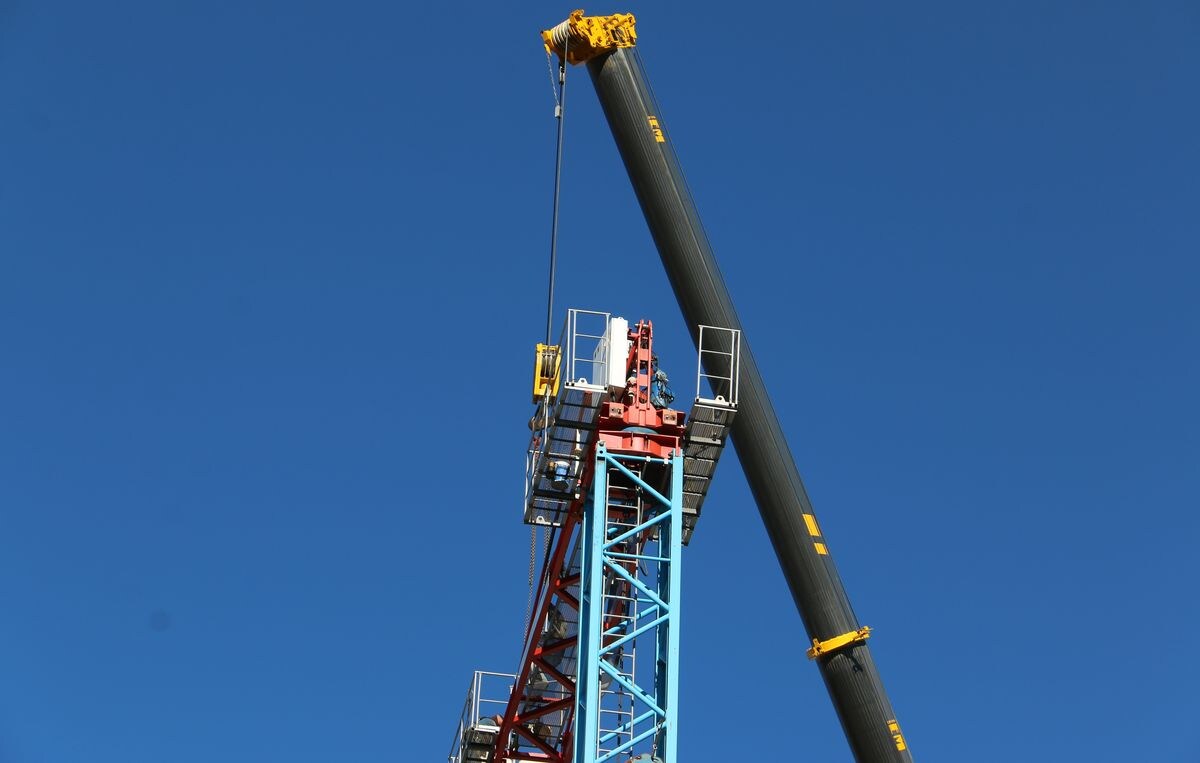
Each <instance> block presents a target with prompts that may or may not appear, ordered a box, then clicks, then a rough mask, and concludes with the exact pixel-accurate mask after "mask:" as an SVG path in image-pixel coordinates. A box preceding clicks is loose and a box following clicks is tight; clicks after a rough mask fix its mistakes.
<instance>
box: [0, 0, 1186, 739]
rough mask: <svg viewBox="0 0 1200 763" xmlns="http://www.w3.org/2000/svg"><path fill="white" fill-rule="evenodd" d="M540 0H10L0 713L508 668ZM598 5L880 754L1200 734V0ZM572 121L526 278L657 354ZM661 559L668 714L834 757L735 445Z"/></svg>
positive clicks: (429, 683)
mask: <svg viewBox="0 0 1200 763" xmlns="http://www.w3.org/2000/svg"><path fill="white" fill-rule="evenodd" d="M570 10H571V7H570V6H558V5H554V4H550V3H543V2H536V3H525V4H521V5H520V6H519V7H516V8H514V7H512V6H505V5H503V4H476V3H457V4H445V5H439V4H427V5H425V6H421V7H417V8H408V7H404V6H403V5H401V4H395V3H354V4H335V3H311V2H300V3H282V2H260V3H236V4H234V3H229V4H214V3H189V2H180V3H156V2H127V3H119V4H115V5H114V4H96V3H80V2H37V3H35V2H11V3H5V4H3V5H2V6H0V340H2V344H0V400H2V401H3V402H2V403H0V604H2V606H3V611H4V617H3V619H2V620H0V762H2V763H74V762H76V761H94V762H96V763H108V761H114V762H115V761H120V762H121V763H141V762H142V761H145V762H147V763H150V762H153V763H160V762H162V761H171V762H172V763H174V762H178V763H191V762H193V761H195V762H197V763H199V762H200V761H204V762H206V763H207V761H212V760H218V759H219V760H223V761H230V763H236V762H240V761H247V762H249V761H256V762H257V761H275V760H278V761H284V760H286V761H289V762H290V763H303V762H306V761H329V760H353V761H364V762H365V761H397V760H400V761H418V760H420V761H426V760H430V761H432V760H441V759H442V756H444V755H445V751H446V748H447V747H448V745H449V737H450V734H451V731H452V726H453V724H454V722H455V720H456V718H457V714H458V711H459V708H460V704H461V702H462V698H463V692H464V690H465V688H466V685H467V681H468V679H469V676H470V673H471V671H472V670H474V669H475V668H488V669H493V670H512V669H514V668H515V661H516V659H517V654H518V651H519V647H520V645H519V633H520V630H521V625H522V618H523V615H524V604H525V568H526V564H527V559H526V556H525V554H526V544H527V542H528V537H527V534H526V528H525V527H524V526H523V525H522V524H521V523H520V509H519V504H520V495H521V471H522V467H523V462H522V454H523V448H524V446H525V435H526V434H527V430H526V429H525V422H526V420H527V418H528V416H529V413H530V411H529V407H528V405H527V402H528V397H527V396H528V388H529V384H530V380H529V369H530V365H531V362H530V361H531V352H532V345H533V343H534V342H536V341H538V340H539V339H540V334H541V331H542V325H543V320H544V317H543V316H544V310H545V303H544V280H545V258H546V244H547V238H548V228H549V212H550V191H551V185H550V180H551V171H552V159H553V130H554V120H553V116H552V108H553V101H552V96H551V91H550V78H549V75H548V72H547V67H546V61H545V58H544V55H543V53H542V50H541V48H540V45H539V42H538V38H537V32H538V30H539V29H541V28H543V27H545V26H549V25H551V24H553V23H555V22H557V21H559V20H561V19H562V18H564V17H565V15H566V14H567V13H568V12H569V11H570ZM588 10H589V11H590V12H595V13H604V12H614V11H620V10H632V11H634V12H635V13H637V15H638V18H639V22H640V23H639V33H640V40H641V44H640V47H641V54H642V57H643V60H644V62H645V64H646V67H647V70H648V72H649V75H650V78H651V80H652V82H653V84H654V87H655V90H656V94H657V96H658V99H659V101H660V104H661V107H662V114H661V115H660V116H661V117H662V119H663V122H664V125H665V127H666V129H667V132H668V135H669V137H670V139H671V140H672V141H673V143H674V145H675V147H676V150H677V152H678V154H679V156H680V159H681V162H682V163H683V166H684V169H685V171H686V172H687V175H688V178H689V181H690V183H691V186H692V190H693V192H694V194H695V196H696V200H697V203H698V205H699V208H700V211H701V214H702V216H703V217H704V220H705V224H706V227H707V230H708V233H709V236H710V238H711V239H712V242H713V245H714V248H715V249H716V251H717V255H718V258H719V259H720V261H721V265H722V268H723V270H724V272H725V275H726V277H727V279H728V282H729V287H730V289H731V291H732V293H733V295H734V298H735V300H736V302H737V304H738V306H739V309H740V311H741V315H742V319H743V322H744V324H745V327H746V330H747V335H748V337H749V339H750V341H751V342H752V343H753V345H754V347H755V352H756V355H757V358H758V361H759V364H760V366H761V367H762V370H763V372H764V374H765V376H766V380H767V383H768V386H769V387H770V389H771V390H772V393H773V396H774V400H775V404H776V407H777V409H778V411H779V414H780V416H781V418H782V421H783V425H784V429H785V430H786V431H787V432H788V435H789V438H790V442H791V445H792V448H793V451H794V453H795V456H796V459H797V461H798V464H799V467H800V471H801V473H802V474H803V475H804V476H805V479H806V482H807V485H808V488H809V491H810V493H811V495H812V497H813V500H814V503H815V505H816V508H817V511H818V515H819V517H820V519H821V523H822V527H823V530H824V531H825V535H826V537H827V539H828V540H829V544H830V548H831V551H832V553H833V554H834V555H835V557H836V559H837V561H838V563H839V565H840V569H841V571H842V574H843V577H844V579H845V582H846V586H847V589H848V591H849V593H850V596H851V600H852V601H853V603H854V606H855V609H856V611H857V613H858V615H859V617H860V619H861V620H862V621H863V622H865V623H867V624H869V625H871V626H873V627H874V629H875V634H874V637H873V639H872V646H873V651H874V654H875V657H876V660H877V661H878V663H879V664H880V668H881V671H882V675H883V678H884V681H885V684H886V686H887V688H888V690H889V693H890V695H891V698H892V701H893V704H894V705H895V707H896V709H897V712H898V714H899V719H900V721H901V723H902V724H903V726H904V729H905V731H906V733H907V735H908V737H909V739H910V741H911V744H912V747H913V750H914V752H915V753H916V756H917V757H918V759H920V760H923V761H925V760H943V761H1009V760H1014V759H1019V760H1031V761H1041V760H1045V761H1057V760H1087V761H1126V760H1154V761H1160V760H1161V761H1176V760H1178V761H1192V760H1200V757H1197V753H1196V752H1195V750H1196V749H1197V747H1198V746H1200V732H1198V731H1197V730H1196V724H1195V718H1196V716H1197V711H1198V710H1200V706H1198V704H1197V700H1196V695H1195V691H1194V686H1195V685H1196V683H1197V682H1198V681H1200V663H1198V662H1197V661H1196V660H1194V659H1192V657H1191V656H1190V655H1189V654H1188V649H1187V646H1188V645H1189V644H1191V643H1194V641H1195V638H1194V635H1193V634H1194V633H1195V632H1196V631H1197V630H1198V629H1200V613H1198V612H1197V607H1196V604H1195V594H1194V587H1195V582H1196V580H1197V579H1198V577H1200V570H1198V564H1197V562H1196V554H1195V545H1196V543H1195V540H1196V538H1197V531H1198V530H1200V519H1198V518H1197V515H1198V511H1197V510H1198V509H1200V501H1198V499H1197V496H1198V495H1200V468H1198V463H1200V459H1198V457H1200V439H1198V437H1197V426H1198V425H1200V405H1198V404H1197V401H1196V392H1195V391H1196V389H1197V388H1200V361H1198V359H1197V346H1198V343H1200V311H1198V309H1197V304H1196V292H1197V285H1198V284H1200V264H1198V260H1197V252H1198V251H1200V215H1198V214H1197V210H1198V209H1200V181H1198V179H1197V178H1198V177H1200V105H1198V103H1200V102H1198V101H1197V99H1196V97H1195V94H1196V76H1197V73H1198V72H1200V47H1198V46H1197V45H1196V40H1197V33H1198V32H1200V6H1197V5H1196V4H1195V3H1189V2H1166V1H1164V2H1154V3H1115V2H1097V3H1075V2H1051V3H1033V2H1017V3H1000V4H995V3H993V4H978V3H973V4H961V3H949V2H937V3H918V4H915V5H914V4H905V5H902V6H901V5H896V4H883V3H878V4H862V3H860V4H833V5H829V4H825V5H822V4H815V3H813V4H801V5H796V4H794V3H792V4H777V5H776V4H769V3H762V4H741V5H738V6H736V7H735V6H729V5H717V4H702V3H690V4H682V3H678V4H675V3H655V4H649V3H644V4H636V3H635V4H632V5H628V6H615V7H598V6H594V7H588ZM567 130H568V133H567V148H566V151H567V154H566V167H565V173H566V174H565V187H564V193H563V216H562V237H561V247H562V252H561V253H562V260H561V267H560V281H559V296H560V302H559V307H560V308H562V307H564V306H566V305H571V306H578V307H585V308H593V309H602V310H610V311H612V312H615V313H619V314H623V315H625V316H627V317H629V318H639V317H647V318H650V319H652V320H654V321H655V326H656V339H657V341H658V352H659V355H660V357H661V358H662V359H663V365H664V367H665V368H666V370H668V371H669V372H671V373H672V375H673V377H674V378H675V379H677V380H679V381H677V382H676V386H677V387H684V388H686V387H687V382H686V381H683V380H685V379H686V378H687V376H688V374H689V369H690V367H691V366H692V363H693V362H694V355H693V351H692V349H691V348H690V346H689V343H688V339H687V334H686V329H685V326H684V325H683V323H682V320H681V318H680V317H679V315H678V310H677V308H676V307H675V304H674V299H673V297H672V295H671V293H670V290H669V287H668V284H667V282H666V279H665V277H664V275H663V273H662V271H661V267H660V265H659V264H658V261H657V257H656V255H655V253H654V251H653V248H652V245H651V241H650V238H649V235H648V233H647V231H646V229H645V225H644V223H643V221H642V219H641V215H640V213H639V211H638V209H637V206H636V203H635V200H634V198H633V194H632V192H631V190H630V188H629V185H628V181H627V179H626V178H625V175H624V170H623V168H622V166H621V164H620V161H619V158H618V156H617V154H616V150H615V148H614V146H613V144H612V140H611V138H610V137H609V135H608V133H607V128H606V126H605V124H604V122H603V119H602V116H601V114H600V112H599V108H598V105H597V104H596V101H595V96H594V94H593V93H592V91H591V87H590V83H589V82H588V80H587V77H586V75H585V73H584V72H583V71H582V70H576V71H573V72H572V74H571V78H570V80H569V85H568V124H567ZM685 565H686V566H685V573H684V574H685V576H686V577H685V582H684V627H685V631H684V634H683V643H682V648H683V658H682V659H683V662H682V671H683V672H682V690H683V707H682V724H683V734H682V745H683V746H682V749H681V758H680V759H681V760H687V761H692V762H693V763H705V762H707V761H718V760H722V761H724V760H729V759H731V758H736V759H745V760H763V759H766V760H778V759H781V756H782V757H783V759H801V757H803V759H805V760H813V761H840V760H847V759H848V757H849V756H848V753H847V750H846V745H845V742H844V740H843V739H842V737H841V731H840V729H839V728H838V725H837V722H836V719H835V717H834V715H833V712H832V709H831V707H830V704H829V701H828V699H827V697H826V695H825V692H824V689H823V687H822V685H821V682H820V680H819V677H818V675H817V672H816V670H815V668H814V667H813V666H812V665H809V664H807V661H806V660H804V659H803V656H802V651H803V649H804V644H803V632H802V629H801V627H800V623H799V620H798V616H797V614H796V613H795V611H794V609H793V608H792V605H791V602H790V599H789V596H788V594H787V590H786V587H785V585H784V583H783V581H782V579H781V576H780V574H779V572H778V570H777V567H776V563H775V560H774V557H773V555H772V553H771V551H770V546H769V544H768V541H767V538H766V535H765V533H764V531H763V529H762V527H761V525H760V523H759V520H758V517H757V513H756V511H755V509H754V506H753V503H752V501H751V499H750V496H749V492H748V490H747V488H746V486H745V484H744V481H743V479H742V477H741V475H740V472H739V468H738V464H737V462H736V459H734V458H729V459H728V460H726V461H724V462H723V463H722V465H721V469H720V470H719V473H718V478H717V480H716V484H715V486H714V490H713V492H712V494H711V495H710V498H709V502H708V503H707V505H706V510H705V515H704V520H703V521H702V523H701V524H700V526H699V528H698V531H697V535H696V540H695V542H694V543H693V545H692V546H691V547H690V548H689V549H688V550H687V556H686V560H685ZM793 751H794V754H792V753H793Z"/></svg>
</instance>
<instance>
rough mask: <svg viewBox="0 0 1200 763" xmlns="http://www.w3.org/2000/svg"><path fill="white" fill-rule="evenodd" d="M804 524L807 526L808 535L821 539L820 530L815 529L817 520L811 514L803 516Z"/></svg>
mask: <svg viewBox="0 0 1200 763" xmlns="http://www.w3.org/2000/svg"><path fill="white" fill-rule="evenodd" d="M804 524H805V525H807V526H808V534H809V535H811V536H813V537H814V538H820V537H821V528H819V527H817V518H816V517H814V516H813V515H812V514H805V515H804Z"/></svg>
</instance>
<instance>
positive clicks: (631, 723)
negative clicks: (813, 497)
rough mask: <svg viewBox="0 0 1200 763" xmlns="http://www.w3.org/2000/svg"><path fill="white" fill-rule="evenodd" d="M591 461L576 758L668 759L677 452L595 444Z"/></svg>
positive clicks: (674, 694) (592, 761)
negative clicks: (616, 449) (656, 453)
mask: <svg viewBox="0 0 1200 763" xmlns="http://www.w3.org/2000/svg"><path fill="white" fill-rule="evenodd" d="M594 466H595V468H594V472H593V474H594V476H593V484H592V493H591V500H590V501H589V505H588V506H587V507H586V510H585V512H584V518H583V532H582V535H581V538H580V543H581V545H582V550H583V564H582V571H583V573H584V574H583V585H582V587H581V589H580V595H581V599H580V604H581V606H580V618H581V619H580V628H579V660H578V663H577V664H578V674H577V683H576V687H577V692H576V696H575V702H576V708H575V719H576V735H575V740H574V742H575V751H574V752H575V754H574V763H603V761H607V760H613V759H616V758H617V757H618V756H621V757H622V759H628V757H630V756H633V755H635V754H640V753H649V754H651V755H652V756H653V757H655V758H658V759H660V760H661V761H663V763H674V761H675V750H676V748H677V745H676V732H677V728H678V718H677V709H678V701H677V700H678V676H677V673H678V671H677V666H678V664H679V594H680V568H679V562H680V556H681V550H682V536H683V456H682V453H681V452H680V451H679V450H676V451H675V452H674V454H673V455H672V456H671V457H670V458H666V459H664V458H656V457H651V456H645V455H631V454H624V453H613V452H610V451H608V450H607V449H606V448H605V446H604V444H603V443H598V444H597V446H596V452H595V464H594ZM654 485H660V486H663V485H666V486H669V487H668V489H667V493H668V495H663V494H662V493H661V492H660V491H659V490H658V489H656V488H655V487H654Z"/></svg>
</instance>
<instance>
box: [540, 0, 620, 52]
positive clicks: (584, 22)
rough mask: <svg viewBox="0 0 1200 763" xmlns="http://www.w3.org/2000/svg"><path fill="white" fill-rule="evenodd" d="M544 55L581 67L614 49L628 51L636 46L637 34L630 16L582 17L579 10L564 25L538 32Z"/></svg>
mask: <svg viewBox="0 0 1200 763" xmlns="http://www.w3.org/2000/svg"><path fill="white" fill-rule="evenodd" d="M542 42H543V43H545V45H546V52H547V53H555V54H557V55H558V57H559V58H562V57H563V50H564V49H565V50H566V53H567V63H569V64H582V63H584V62H585V61H590V60H591V59H593V58H595V57H596V56H599V55H601V54H604V53H608V52H609V51H611V50H616V49H617V48H632V47H633V46H634V45H636V44H637V30H636V29H635V28H634V18H633V14H632V13H617V14H614V15H612V16H584V15H583V11H582V10H578V11H572V12H571V15H570V16H569V17H568V18H567V20H566V21H564V22H563V23H561V24H559V25H558V26H556V27H554V28H553V29H547V30H546V31H544V32H542Z"/></svg>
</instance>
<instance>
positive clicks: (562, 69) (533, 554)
mask: <svg viewBox="0 0 1200 763" xmlns="http://www.w3.org/2000/svg"><path fill="white" fill-rule="evenodd" d="M546 66H547V68H548V69H549V70H550V92H551V93H552V94H553V95H554V118H555V120H557V121H558V136H557V140H556V144H555V148H554V207H553V211H552V212H551V214H550V283H549V286H548V288H547V290H546V344H550V342H551V338H552V335H553V331H554V275H555V271H556V270H557V269H558V196H559V188H560V187H561V186H562V165H563V126H564V124H565V120H564V119H563V107H564V106H565V104H566V100H567V41H566V40H565V39H564V40H563V51H562V58H560V59H559V61H558V90H557V91H555V89H554V64H553V62H552V60H551V58H550V51H549V50H547V51H546ZM549 397H550V393H549V390H547V394H546V399H545V400H544V401H543V402H542V406H543V410H542V415H543V416H545V417H546V419H549V415H548V414H549V409H550V400H549ZM542 442H543V443H545V442H546V438H545V437H544V436H543V437H542ZM544 545H545V555H546V556H547V558H548V557H549V551H550V531H549V530H547V531H546V538H545V541H544ZM536 567H537V526H536V525H532V526H530V528H529V581H528V583H529V594H528V595H527V596H526V598H525V627H524V628H523V629H522V631H521V640H522V643H524V640H525V639H526V638H527V637H528V636H529V635H530V633H529V625H530V622H529V621H530V618H531V617H533V573H534V571H535V568H536Z"/></svg>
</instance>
